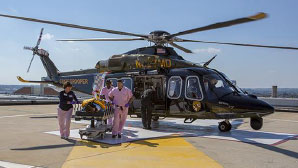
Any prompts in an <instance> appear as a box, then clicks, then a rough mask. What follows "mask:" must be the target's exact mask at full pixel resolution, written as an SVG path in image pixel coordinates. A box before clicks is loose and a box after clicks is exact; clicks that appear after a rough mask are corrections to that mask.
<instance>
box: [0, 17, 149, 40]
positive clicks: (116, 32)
mask: <svg viewBox="0 0 298 168" xmlns="http://www.w3.org/2000/svg"><path fill="white" fill-rule="evenodd" d="M0 16H3V17H8V18H14V19H20V20H26V21H30V22H39V23H46V24H53V25H58V26H64V27H71V28H76V29H85V30H91V31H99V32H105V33H111V34H119V35H128V36H137V37H144V38H146V37H147V35H141V34H135V33H128V32H122V31H115V30H109V29H101V28H94V27H87V26H80V25H75V24H68V23H62V22H53V21H48V20H40V19H35V18H26V17H19V16H13V15H3V14H0Z"/></svg>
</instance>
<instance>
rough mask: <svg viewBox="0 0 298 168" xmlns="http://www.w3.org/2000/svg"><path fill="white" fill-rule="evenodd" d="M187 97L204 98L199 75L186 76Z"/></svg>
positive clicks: (191, 98)
mask: <svg viewBox="0 0 298 168" xmlns="http://www.w3.org/2000/svg"><path fill="white" fill-rule="evenodd" d="M185 87H186V88H185V97H186V98H187V99H190V100H202V99H203V95H202V88H201V85H200V82H199V78H198V77H197V76H188V77H187V78H186V86H185Z"/></svg>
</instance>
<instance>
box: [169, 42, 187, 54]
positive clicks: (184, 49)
mask: <svg viewBox="0 0 298 168" xmlns="http://www.w3.org/2000/svg"><path fill="white" fill-rule="evenodd" d="M169 44H170V45H171V46H173V47H176V48H178V49H180V50H182V51H184V52H186V53H192V51H191V50H189V49H186V48H184V47H182V46H180V45H177V44H175V43H173V42H170V43H169Z"/></svg>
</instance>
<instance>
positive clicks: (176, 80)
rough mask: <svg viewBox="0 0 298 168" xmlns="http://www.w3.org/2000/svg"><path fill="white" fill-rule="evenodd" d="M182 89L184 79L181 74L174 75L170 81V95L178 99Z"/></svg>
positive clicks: (171, 97)
mask: <svg viewBox="0 0 298 168" xmlns="http://www.w3.org/2000/svg"><path fill="white" fill-rule="evenodd" d="M181 91H182V79H181V77H179V76H172V77H171V78H170V79H169V81H168V97H169V98H170V99H178V98H179V97H180V95H181Z"/></svg>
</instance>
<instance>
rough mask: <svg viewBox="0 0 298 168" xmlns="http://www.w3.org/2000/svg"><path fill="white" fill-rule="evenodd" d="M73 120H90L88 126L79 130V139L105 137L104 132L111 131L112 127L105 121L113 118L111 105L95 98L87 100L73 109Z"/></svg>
mask: <svg viewBox="0 0 298 168" xmlns="http://www.w3.org/2000/svg"><path fill="white" fill-rule="evenodd" d="M74 108H75V120H76V121H80V120H90V125H87V127H86V128H83V129H80V130H79V134H80V137H81V139H83V137H84V136H85V137H86V138H87V140H92V139H97V138H101V139H103V138H104V137H105V134H106V132H111V131H112V125H108V124H107V120H108V119H110V118H112V117H113V116H114V111H113V108H112V105H111V104H110V103H108V102H105V101H104V100H96V99H95V98H92V99H87V100H84V101H83V102H82V104H80V105H76V106H75V107H74Z"/></svg>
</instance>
